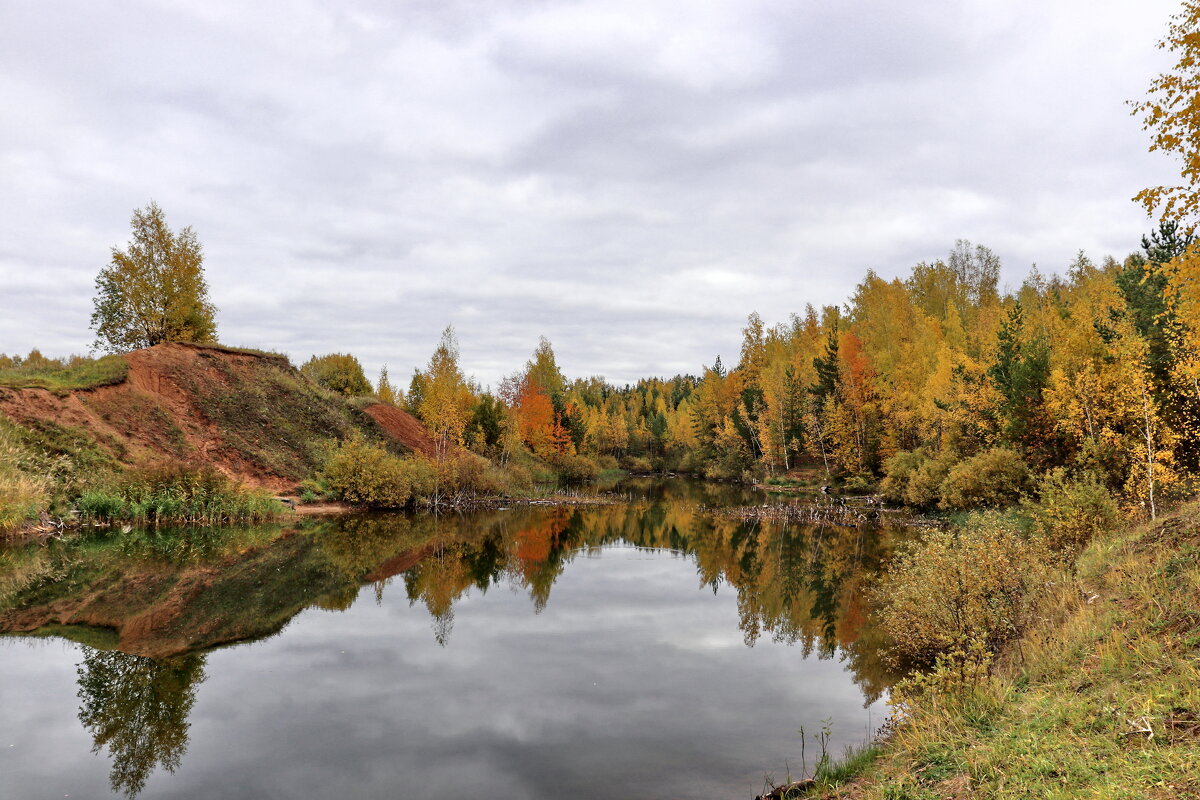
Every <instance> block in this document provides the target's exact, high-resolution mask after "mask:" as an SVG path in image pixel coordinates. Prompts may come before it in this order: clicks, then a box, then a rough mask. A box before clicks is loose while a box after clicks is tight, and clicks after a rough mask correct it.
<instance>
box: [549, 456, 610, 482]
mask: <svg viewBox="0 0 1200 800" xmlns="http://www.w3.org/2000/svg"><path fill="white" fill-rule="evenodd" d="M550 466H552V467H554V470H555V471H556V472H557V473H558V475H559V477H560V478H561V479H562V480H564V481H566V482H568V483H586V482H587V481H594V480H596V478H597V476H599V475H600V468H599V467H598V466H596V462H595V461H592V460H591V459H590V458H588V457H587V456H580V455H573V454H571V453H556V454H555V455H553V456H551V457H550Z"/></svg>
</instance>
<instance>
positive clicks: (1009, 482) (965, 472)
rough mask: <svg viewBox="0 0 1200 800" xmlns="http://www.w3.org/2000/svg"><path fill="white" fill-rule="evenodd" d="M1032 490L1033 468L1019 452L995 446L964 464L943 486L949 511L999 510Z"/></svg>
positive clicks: (944, 504) (961, 464)
mask: <svg viewBox="0 0 1200 800" xmlns="http://www.w3.org/2000/svg"><path fill="white" fill-rule="evenodd" d="M1028 487H1029V467H1027V466H1026V465H1025V460H1024V459H1023V458H1021V455H1020V454H1019V453H1017V452H1016V451H1015V450H1008V449H1005V448H1003V447H995V448H992V449H991V450H984V451H983V452H982V453H979V454H978V455H976V456H973V457H972V458H968V459H967V460H966V461H961V462H959V463H958V464H956V465H955V466H954V468H953V469H951V470H950V472H949V473H948V474H947V475H946V480H945V481H943V482H942V485H941V496H942V499H941V502H940V503H939V506H940V507H941V508H946V509H968V508H999V507H1000V506H1004V505H1007V504H1009V503H1011V502H1013V501H1014V500H1016V499H1018V498H1019V497H1020V496H1021V494H1022V493H1023V492H1024V491H1025V490H1026V489H1027V488H1028Z"/></svg>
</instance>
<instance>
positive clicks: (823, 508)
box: [704, 496, 937, 528]
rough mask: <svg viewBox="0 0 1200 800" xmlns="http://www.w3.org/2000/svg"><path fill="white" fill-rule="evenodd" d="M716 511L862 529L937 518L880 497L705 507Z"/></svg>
mask: <svg viewBox="0 0 1200 800" xmlns="http://www.w3.org/2000/svg"><path fill="white" fill-rule="evenodd" d="M704 510H705V511H708V512H709V513H712V514H718V515H720V516H725V517H735V518H737V519H742V520H761V521H765V522H798V523H802V524H809V525H840V526H842V527H847V528H858V527H862V526H865V525H872V526H873V525H890V526H905V527H915V526H928V525H936V524H937V523H936V522H934V521H933V520H929V519H924V518H922V517H918V516H915V515H913V514H912V513H910V512H908V511H906V510H904V509H895V508H887V507H886V506H884V505H883V503H882V502H881V501H880V500H879V498H877V497H873V496H864V497H839V498H837V499H835V500H834V501H832V502H828V503H767V504H763V505H760V506H733V507H729V508H704Z"/></svg>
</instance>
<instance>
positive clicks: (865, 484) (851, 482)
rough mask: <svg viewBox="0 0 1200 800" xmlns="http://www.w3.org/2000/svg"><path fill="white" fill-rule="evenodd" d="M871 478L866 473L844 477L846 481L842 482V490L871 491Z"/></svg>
mask: <svg viewBox="0 0 1200 800" xmlns="http://www.w3.org/2000/svg"><path fill="white" fill-rule="evenodd" d="M871 485H872V484H871V479H870V478H869V477H867V476H866V475H851V476H850V477H849V478H846V482H845V483H843V484H842V491H846V492H869V491H871Z"/></svg>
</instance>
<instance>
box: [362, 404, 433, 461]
mask: <svg viewBox="0 0 1200 800" xmlns="http://www.w3.org/2000/svg"><path fill="white" fill-rule="evenodd" d="M366 412H367V414H369V415H370V417H371V419H373V420H375V422H376V424H378V425H379V427H380V428H381V429H382V430H383V432H384V433H386V434H387V435H388V436H389V437H390V438H391V439H393V440H394V441H396V442H398V443H400V444H401V445H403V446H404V447H406V448H407V449H409V450H412V451H415V452H417V453H421V454H423V455H426V456H428V457H429V458H434V457H435V456H436V455H437V441H436V440H435V439H434V438H433V434H431V433H430V432H429V429H428V428H426V427H425V425H424V424H423V423H422V422H421V421H420V420H419V419H417V418H416V417H414V416H413V415H412V414H410V413H408V412H407V411H402V410H400V409H398V408H396V407H395V406H388V405H384V404H383V403H376V404H375V405H373V406H368V407H367V409H366Z"/></svg>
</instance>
